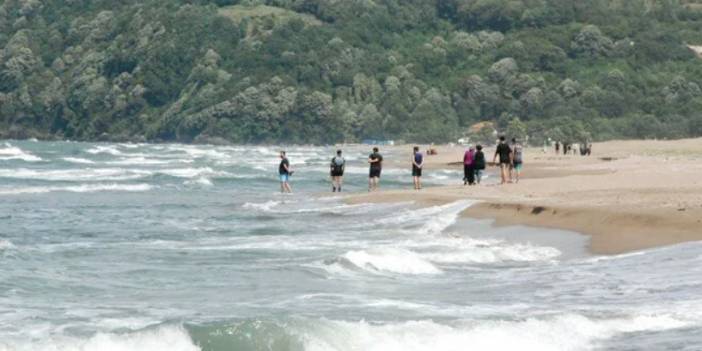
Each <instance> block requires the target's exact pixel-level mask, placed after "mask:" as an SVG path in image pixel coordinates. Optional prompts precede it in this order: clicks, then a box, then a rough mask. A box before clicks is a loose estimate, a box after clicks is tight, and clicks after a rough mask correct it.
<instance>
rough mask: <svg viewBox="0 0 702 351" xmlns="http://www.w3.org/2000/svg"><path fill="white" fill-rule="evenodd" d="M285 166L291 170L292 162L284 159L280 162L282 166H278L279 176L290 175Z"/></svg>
mask: <svg viewBox="0 0 702 351" xmlns="http://www.w3.org/2000/svg"><path fill="white" fill-rule="evenodd" d="M285 166H287V167H288V169H289V168H290V161H288V159H287V158H284V159H282V160H280V166H278V174H288V170H287V169H285Z"/></svg>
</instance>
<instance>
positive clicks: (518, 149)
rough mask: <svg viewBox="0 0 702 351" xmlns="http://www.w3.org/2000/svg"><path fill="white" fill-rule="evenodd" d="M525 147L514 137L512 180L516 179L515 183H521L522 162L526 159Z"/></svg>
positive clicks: (510, 176) (510, 175)
mask: <svg viewBox="0 0 702 351" xmlns="http://www.w3.org/2000/svg"><path fill="white" fill-rule="evenodd" d="M523 156H524V147H523V146H522V144H520V143H519V142H517V139H516V138H512V167H510V172H509V173H510V174H509V178H510V182H511V181H512V179H514V182H515V183H519V177H520V176H521V174H522V162H523V160H524V157H523Z"/></svg>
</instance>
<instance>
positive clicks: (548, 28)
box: [0, 0, 702, 143]
mask: <svg viewBox="0 0 702 351" xmlns="http://www.w3.org/2000/svg"><path fill="white" fill-rule="evenodd" d="M700 9H701V8H700V2H699V1H694V0H687V1H685V0H660V1H652V0H587V1H579V0H577V1H576V0H565V1H564V0H344V1H340V0H258V1H256V0H250V1H237V0H140V1H137V0H123V1H117V2H116V1H108V0H71V1H61V2H58V1H55V2H54V1H39V0H0V48H1V50H0V137H32V136H36V137H52V136H53V137H58V138H70V139H105V140H150V141H160V140H169V141H171V140H175V141H185V142H188V141H193V140H197V139H200V140H214V139H215V138H217V139H224V140H228V141H232V142H239V143H263V142H294V143H331V142H340V141H347V142H352V141H359V140H362V139H403V140H407V141H416V142H442V141H451V140H455V139H456V138H457V137H460V136H461V135H462V134H464V133H466V131H468V130H470V126H472V125H474V124H476V123H478V122H483V121H491V122H494V125H495V126H497V128H498V129H500V130H501V131H514V133H517V134H520V135H524V136H526V135H528V136H529V137H530V138H531V140H532V141H534V142H536V143H539V142H540V141H541V140H543V139H544V138H548V137H551V138H554V139H562V140H572V141H576V140H581V139H585V138H590V139H593V140H601V139H610V138H677V137H687V136H698V135H702V89H701V88H700V84H702V61H700V59H699V58H698V57H697V56H696V55H695V53H694V52H693V51H692V50H690V48H689V47H688V45H693V46H694V45H702V42H700V41H699V40H700V39H699V32H700V29H702V12H700ZM482 134H485V132H484V131H482Z"/></svg>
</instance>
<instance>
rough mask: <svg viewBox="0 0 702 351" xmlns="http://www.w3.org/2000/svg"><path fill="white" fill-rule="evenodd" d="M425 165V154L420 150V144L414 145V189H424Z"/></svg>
mask: <svg viewBox="0 0 702 351" xmlns="http://www.w3.org/2000/svg"><path fill="white" fill-rule="evenodd" d="M423 167H424V155H422V153H421V152H419V146H415V147H414V155H413V156H412V180H413V181H414V190H421V189H422V168H423Z"/></svg>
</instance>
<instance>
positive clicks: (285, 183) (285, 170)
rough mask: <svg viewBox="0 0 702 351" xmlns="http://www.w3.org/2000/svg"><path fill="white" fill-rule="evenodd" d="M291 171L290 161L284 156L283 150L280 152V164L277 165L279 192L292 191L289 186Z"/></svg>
mask: <svg viewBox="0 0 702 351" xmlns="http://www.w3.org/2000/svg"><path fill="white" fill-rule="evenodd" d="M291 174H292V171H291V170H290V161H288V158H287V157H286V156H285V151H281V152H280V165H278V175H279V176H280V192H281V193H292V188H291V187H290V175H291Z"/></svg>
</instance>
